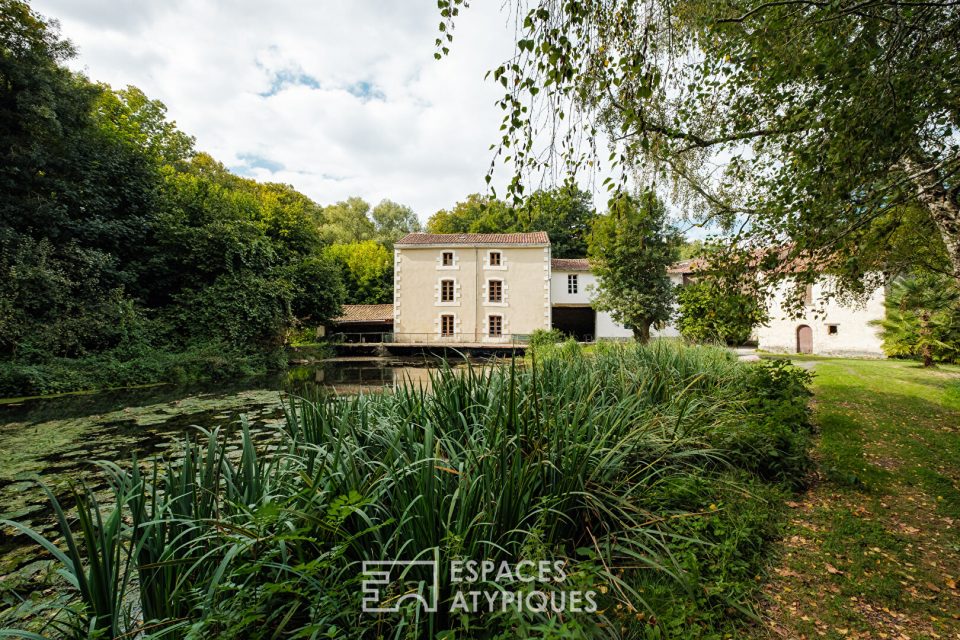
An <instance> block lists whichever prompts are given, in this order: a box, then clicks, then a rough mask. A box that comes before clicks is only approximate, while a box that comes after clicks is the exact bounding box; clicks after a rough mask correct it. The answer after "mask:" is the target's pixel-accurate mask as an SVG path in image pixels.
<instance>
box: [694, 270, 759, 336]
mask: <svg viewBox="0 0 960 640" xmlns="http://www.w3.org/2000/svg"><path fill="white" fill-rule="evenodd" d="M677 302H678V303H679V309H678V313H679V316H678V319H677V328H678V329H679V330H680V333H681V334H682V335H683V337H684V338H687V339H688V340H692V341H694V342H720V343H725V344H729V345H739V344H743V343H744V342H746V341H747V340H749V339H750V333H751V332H752V331H753V328H754V327H756V326H757V325H760V324H763V323H764V322H765V321H766V319H767V313H766V307H765V306H764V304H763V301H762V300H760V299H758V298H757V297H756V296H755V295H753V294H752V292H751V291H750V290H749V289H744V288H742V287H737V286H730V285H728V284H726V283H725V282H724V281H723V280H721V279H717V278H713V277H710V276H705V277H704V278H703V279H701V280H699V281H697V282H691V283H690V284H686V285H683V286H681V287H679V288H678V290H677Z"/></svg>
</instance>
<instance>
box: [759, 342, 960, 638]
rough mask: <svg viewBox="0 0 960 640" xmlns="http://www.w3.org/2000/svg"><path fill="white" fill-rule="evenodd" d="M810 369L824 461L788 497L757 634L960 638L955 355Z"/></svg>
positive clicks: (959, 435) (958, 372) (958, 374)
mask: <svg viewBox="0 0 960 640" xmlns="http://www.w3.org/2000/svg"><path fill="white" fill-rule="evenodd" d="M813 371H814V372H815V373H816V380H815V385H814V387H815V398H814V407H815V421H816V423H817V425H818V427H819V429H820V431H821V433H820V436H819V438H818V442H817V445H816V452H815V455H816V457H817V462H818V463H819V471H818V473H817V475H816V477H815V479H814V481H813V485H812V486H811V488H810V490H809V491H808V492H807V493H805V494H802V495H801V496H800V497H799V498H797V499H796V502H791V503H788V506H789V507H791V516H790V522H789V524H788V528H787V532H786V535H785V537H784V541H783V544H782V549H781V554H780V558H779V560H778V562H777V563H775V565H774V569H773V571H772V572H771V576H770V580H769V584H768V586H767V587H766V589H765V595H764V597H765V599H766V604H767V605H768V606H766V607H765V608H763V609H765V611H764V618H765V624H764V625H763V628H762V629H761V630H759V631H758V633H757V634H756V635H757V637H759V638H791V639H793V638H821V637H822V638H960V591H958V589H957V582H960V488H958V487H960V367H948V366H942V367H939V368H937V369H933V370H924V369H923V368H921V367H919V366H918V365H917V364H915V363H912V362H900V361H871V360H823V359H817V360H816V361H815V365H814V368H813ZM763 609H761V610H763Z"/></svg>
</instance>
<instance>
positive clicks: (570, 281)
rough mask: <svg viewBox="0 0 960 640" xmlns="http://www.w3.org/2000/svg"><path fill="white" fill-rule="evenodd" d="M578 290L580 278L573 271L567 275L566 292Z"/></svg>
mask: <svg viewBox="0 0 960 640" xmlns="http://www.w3.org/2000/svg"><path fill="white" fill-rule="evenodd" d="M579 290H580V280H579V278H578V277H577V275H576V274H575V273H571V274H569V275H568V276H567V293H577V292H578V291H579Z"/></svg>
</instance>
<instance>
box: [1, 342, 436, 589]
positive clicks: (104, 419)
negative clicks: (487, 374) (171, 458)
mask: <svg viewBox="0 0 960 640" xmlns="http://www.w3.org/2000/svg"><path fill="white" fill-rule="evenodd" d="M441 365H442V361H440V360H435V359H423V358H418V359H397V358H341V359H332V360H327V361H324V362H322V363H320V364H317V365H310V366H302V367H295V368H293V369H290V370H289V371H286V372H284V373H283V374H282V375H276V376H271V377H264V378H255V379H249V380H245V381H241V382H234V383H223V384H217V385H210V384H207V385H195V386H188V387H177V386H171V385H164V386H157V387H150V388H143V389H127V390H120V391H107V392H100V393H92V394H83V395H69V396H61V397H55V398H43V399H35V400H24V401H22V402H14V403H7V404H0V519H8V520H17V521H19V522H22V523H24V524H28V525H30V526H31V527H33V528H35V529H37V530H39V531H41V532H50V531H52V530H53V528H54V525H53V521H52V518H51V511H50V508H49V504H48V501H47V499H46V498H45V496H44V494H43V492H42V490H41V489H40V487H39V485H38V484H37V480H38V479H39V480H41V481H43V482H44V483H45V484H47V485H48V486H50V487H51V488H52V489H53V490H54V492H55V493H57V494H58V495H60V496H66V495H67V494H68V493H69V489H70V486H71V485H72V484H76V483H78V482H81V481H83V482H89V483H93V484H94V486H95V487H96V486H98V485H100V484H102V479H101V478H99V477H98V475H97V474H96V473H95V467H94V465H93V464H92V461H94V460H110V461H115V462H121V463H124V462H127V461H129V460H130V459H131V457H132V456H133V455H134V454H136V455H137V457H138V458H139V459H144V458H149V457H150V456H156V455H161V454H163V453H164V452H165V451H166V450H167V449H169V448H171V447H176V446H178V444H179V442H180V441H182V439H183V437H184V436H185V435H187V434H189V433H190V432H192V431H195V427H197V426H199V427H204V428H207V429H210V428H213V427H223V428H225V429H235V428H236V426H237V424H238V422H239V419H240V416H246V417H247V419H248V420H249V421H250V423H251V426H252V427H253V428H254V431H255V434H258V435H259V436H260V437H269V432H270V431H271V430H272V429H273V428H275V427H276V425H277V424H279V422H280V421H282V419H283V403H284V398H285V397H286V395H287V394H290V393H292V394H297V393H298V392H302V391H305V390H307V389H316V388H317V387H319V388H322V389H326V390H328V391H330V392H331V393H338V394H348V395H349V394H356V393H361V392H364V391H379V390H381V389H383V388H385V387H388V388H389V387H393V386H394V385H396V384H398V383H400V382H401V381H410V382H412V383H413V384H429V376H430V372H431V370H433V369H436V368H437V367H439V366H441ZM12 533H13V530H12V529H6V528H0V538H2V542H0V576H3V575H5V574H8V573H9V572H11V571H14V570H17V569H22V568H23V567H24V565H25V563H27V562H29V560H27V559H26V558H24V555H23V554H22V553H18V550H20V549H22V545H23V543H24V542H25V539H23V537H22V536H13V535H11V534H12Z"/></svg>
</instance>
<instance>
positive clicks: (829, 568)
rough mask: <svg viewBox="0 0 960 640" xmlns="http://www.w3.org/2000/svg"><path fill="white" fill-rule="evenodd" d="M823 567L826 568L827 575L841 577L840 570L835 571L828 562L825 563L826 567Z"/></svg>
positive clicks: (841, 572)
mask: <svg viewBox="0 0 960 640" xmlns="http://www.w3.org/2000/svg"><path fill="white" fill-rule="evenodd" d="M824 566H826V568H827V573H829V574H831V575H841V576H842V575H843V571H840V569H837V568H836V567H835V566H833V565H832V564H830V563H829V562H828V563H826V565H824Z"/></svg>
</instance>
